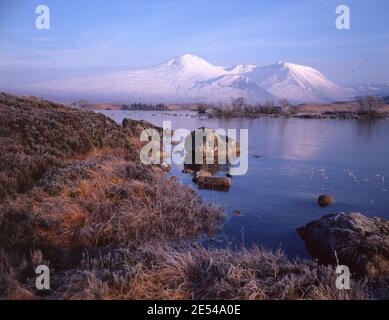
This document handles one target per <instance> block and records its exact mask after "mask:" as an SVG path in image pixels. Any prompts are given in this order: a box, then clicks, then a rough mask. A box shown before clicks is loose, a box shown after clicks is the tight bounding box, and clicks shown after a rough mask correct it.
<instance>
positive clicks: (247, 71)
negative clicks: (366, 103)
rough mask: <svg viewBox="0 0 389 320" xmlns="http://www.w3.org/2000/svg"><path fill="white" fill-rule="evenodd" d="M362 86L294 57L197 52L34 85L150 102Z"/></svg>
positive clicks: (325, 97) (348, 92)
mask: <svg viewBox="0 0 389 320" xmlns="http://www.w3.org/2000/svg"><path fill="white" fill-rule="evenodd" d="M362 88H363V87H362V86H361V87H359V89H355V88H342V87H340V86H339V85H337V84H335V83H333V82H332V81H330V80H329V79H328V78H326V77H325V76H324V75H323V74H322V73H321V72H320V71H318V70H316V69H314V68H312V67H309V66H304V65H298V64H294V63H290V62H284V61H278V62H276V63H274V64H271V65H266V66H256V65H250V64H249V65H236V66H229V67H223V66H218V65H214V64H211V63H209V62H208V61H206V60H204V59H202V58H200V57H198V56H195V55H192V54H184V55H181V56H178V57H175V58H173V59H169V60H167V61H165V62H163V63H161V64H158V65H155V66H153V67H150V68H145V69H138V70H127V71H120V72H113V73H107V74H101V75H97V76H89V77H77V78H70V79H65V80H55V81H50V82H45V83H38V84H35V85H33V86H30V87H29V89H30V90H32V91H35V92H37V91H38V92H39V94H42V92H44V93H45V94H49V95H52V96H53V95H62V96H73V97H74V96H76V97H77V99H87V100H88V99H101V100H104V99H105V100H111V101H120V102H124V101H125V102H128V101H133V102H147V103H160V102H163V103H192V102H196V103H198V102H207V103H216V102H221V103H224V102H230V101H231V100H232V99H234V98H237V97H244V98H246V99H247V100H248V101H249V102H250V103H264V102H265V101H276V100H279V99H288V100H289V101H290V102H292V103H320V102H332V101H337V100H347V99H353V98H354V97H355V96H356V95H361V90H362ZM385 88H386V87H385Z"/></svg>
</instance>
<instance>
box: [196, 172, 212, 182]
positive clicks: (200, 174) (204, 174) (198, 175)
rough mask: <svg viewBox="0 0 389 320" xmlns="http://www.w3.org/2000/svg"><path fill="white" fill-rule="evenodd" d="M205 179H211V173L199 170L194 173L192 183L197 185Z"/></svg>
mask: <svg viewBox="0 0 389 320" xmlns="http://www.w3.org/2000/svg"><path fill="white" fill-rule="evenodd" d="M205 177H209V178H210V177H212V173H210V172H208V171H205V170H199V171H197V172H196V173H195V175H194V177H193V182H194V183H198V182H199V180H200V179H202V178H205Z"/></svg>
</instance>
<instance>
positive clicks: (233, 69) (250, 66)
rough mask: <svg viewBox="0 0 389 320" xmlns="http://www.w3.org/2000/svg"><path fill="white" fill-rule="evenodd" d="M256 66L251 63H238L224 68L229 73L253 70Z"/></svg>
mask: <svg viewBox="0 0 389 320" xmlns="http://www.w3.org/2000/svg"><path fill="white" fill-rule="evenodd" d="M256 67H257V66H256V65H253V64H246V65H244V64H239V65H237V66H233V67H229V68H226V70H227V71H228V72H229V73H231V74H243V73H248V72H250V71H253V70H254V69H255V68H256Z"/></svg>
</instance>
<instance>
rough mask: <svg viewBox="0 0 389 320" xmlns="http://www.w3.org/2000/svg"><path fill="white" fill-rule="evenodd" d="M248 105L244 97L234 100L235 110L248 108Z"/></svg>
mask: <svg viewBox="0 0 389 320" xmlns="http://www.w3.org/2000/svg"><path fill="white" fill-rule="evenodd" d="M247 105H248V103H247V100H246V98H244V97H238V98H235V99H232V106H233V107H234V108H242V107H244V106H247Z"/></svg>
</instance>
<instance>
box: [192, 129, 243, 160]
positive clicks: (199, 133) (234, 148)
mask: <svg viewBox="0 0 389 320" xmlns="http://www.w3.org/2000/svg"><path fill="white" fill-rule="evenodd" d="M196 138H197V139H202V141H200V143H197V144H196ZM185 150H186V153H187V158H186V161H185V162H186V163H192V164H195V163H196V162H197V161H196V155H197V156H198V157H199V158H201V156H202V159H203V163H205V164H207V162H208V161H207V159H209V158H213V160H214V163H215V164H218V163H219V158H222V159H225V162H224V163H228V162H229V160H233V159H234V158H235V157H239V155H240V145H239V143H238V142H237V141H236V140H234V139H231V138H230V137H228V136H223V135H220V134H218V133H216V132H215V131H214V130H212V129H208V128H199V129H197V130H195V131H192V132H191V134H190V135H188V137H187V138H186V139H185ZM208 164H209V163H208Z"/></svg>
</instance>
